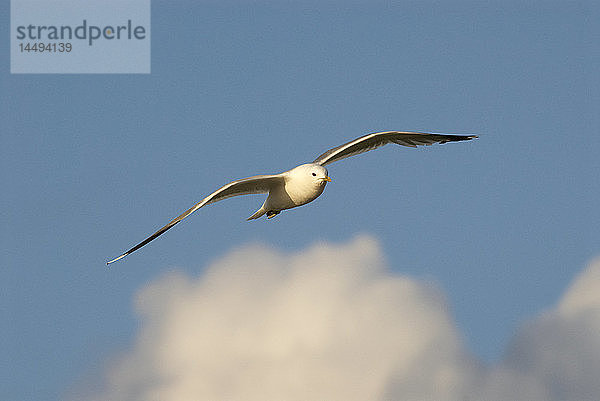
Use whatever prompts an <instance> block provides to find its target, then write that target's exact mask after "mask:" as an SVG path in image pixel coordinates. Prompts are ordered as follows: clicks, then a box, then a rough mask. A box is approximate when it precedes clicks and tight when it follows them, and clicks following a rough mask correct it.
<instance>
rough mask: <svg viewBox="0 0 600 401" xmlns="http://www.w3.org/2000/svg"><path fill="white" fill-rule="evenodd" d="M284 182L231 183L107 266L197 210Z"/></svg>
mask: <svg viewBox="0 0 600 401" xmlns="http://www.w3.org/2000/svg"><path fill="white" fill-rule="evenodd" d="M283 180H284V179H283V176H282V175H281V174H275V175H257V176H254V177H249V178H243V179H241V180H236V181H233V182H230V183H229V184H227V185H224V186H222V187H221V188H219V189H218V190H216V191H215V192H213V193H212V194H210V195H208V196H207V197H206V198H204V199H202V200H201V201H200V202H198V203H196V204H195V205H194V206H192V207H191V208H189V209H188V210H186V211H185V212H183V213H182V214H181V215H179V216H177V217H176V218H174V219H173V220H171V221H170V222H169V224H167V225H166V226H164V227H163V228H161V229H160V230H158V231H157V232H155V233H154V234H152V235H151V236H149V237H148V238H146V239H145V240H143V241H142V242H140V243H139V244H137V245H136V246H134V247H133V248H131V249H130V250H128V251H127V252H125V253H123V254H122V255H121V256H119V257H117V258H115V259H113V260H111V261H109V262H106V264H107V265H108V264H111V263H113V262H116V261H117V260H119V259H122V258H124V257H125V256H127V255H129V254H130V253H132V252H135V251H136V250H138V249H140V248H141V247H143V246H144V245H146V244H147V243H148V242H150V241H152V240H153V239H155V238H156V237H158V236H160V235H161V234H163V233H164V232H165V231H167V230H168V229H169V228H171V227H173V226H174V225H175V224H177V223H179V222H180V221H181V220H183V219H185V218H186V217H188V216H189V215H190V214H192V213H194V212H195V211H196V210H198V209H200V208H201V207H202V206H206V205H209V204H211V203H214V202H217V201H220V200H223V199H227V198H231V197H232V196H238V195H248V194H260V193H265V192H269V191H270V190H271V188H273V187H274V186H277V185H282V184H283Z"/></svg>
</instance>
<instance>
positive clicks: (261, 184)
mask: <svg viewBox="0 0 600 401" xmlns="http://www.w3.org/2000/svg"><path fill="white" fill-rule="evenodd" d="M473 138H477V135H447V134H429V133H423V132H400V131H386V132H376V133H372V134H367V135H364V136H361V137H360V138H357V139H355V140H353V141H350V142H347V143H345V144H343V145H340V146H337V147H335V148H333V149H329V150H328V151H327V152H325V153H323V154H322V155H320V156H319V157H317V158H316V159H315V160H314V161H313V162H312V163H307V164H302V165H300V166H298V167H294V168H293V169H291V170H288V171H284V172H283V173H280V174H272V175H256V176H254V177H248V178H242V179H241V180H236V181H232V182H230V183H229V184H227V185H224V186H222V187H221V188H219V189H217V190H216V191H215V192H213V193H212V194H210V195H208V196H207V197H206V198H204V199H202V200H201V201H200V202H198V203H196V204H195V205H194V206H192V207H191V208H189V209H188V210H186V211H185V212H183V213H182V214H181V215H179V216H177V217H175V218H174V219H173V220H171V221H170V222H169V223H168V224H167V225H166V226H164V227H162V228H161V229H159V230H158V231H156V232H155V233H154V234H152V235H151V236H149V237H148V238H146V239H145V240H143V241H142V242H140V243H139V244H137V245H136V246H134V247H133V248H131V249H129V250H128V251H126V252H125V253H123V254H121V255H120V256H118V257H116V258H114V259H112V260H110V261H108V262H106V264H107V265H109V264H111V263H114V262H116V261H117V260H119V259H122V258H124V257H125V256H127V255H129V254H130V253H132V252H135V251H136V250H138V249H140V248H141V247H143V246H144V245H146V244H147V243H149V242H150V241H152V240H154V239H155V238H157V237H158V236H160V235H162V234H164V233H165V231H167V230H169V229H170V228H172V227H173V226H174V225H175V224H177V223H179V222H180V221H181V220H183V219H185V218H186V217H187V216H189V215H190V214H192V213H194V212H195V211H196V210H198V209H200V208H201V207H203V206H206V205H210V204H211V203H214V202H217V201H220V200H223V199H227V198H230V197H232V196H238V195H248V194H259V193H268V194H269V195H268V196H267V199H266V200H265V202H264V203H263V204H262V206H261V207H260V208H259V209H258V210H257V211H256V212H255V213H254V214H253V215H252V216H250V217H248V220H254V219H258V218H259V217H261V216H263V215H265V214H266V215H267V218H269V219H270V218H272V217H275V216H276V215H278V214H279V213H280V212H281V211H282V210H285V209H291V208H294V207H297V206H302V205H305V204H307V203H309V202H312V201H313V200H315V199H316V198H317V197H318V196H319V195H321V194H322V193H323V190H324V189H325V185H326V184H327V183H328V182H331V178H329V175H328V172H327V169H326V168H325V166H326V165H328V164H330V163H333V162H336V161H338V160H342V159H345V158H346V157H350V156H354V155H357V154H359V153H363V152H367V151H369V150H372V149H375V148H378V147H380V146H383V145H386V144H388V143H395V144H398V145H403V146H410V147H412V148H416V147H417V146H419V145H431V144H434V143H446V142H457V141H467V140H470V139H473Z"/></svg>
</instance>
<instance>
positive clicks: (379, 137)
mask: <svg viewBox="0 0 600 401" xmlns="http://www.w3.org/2000/svg"><path fill="white" fill-rule="evenodd" d="M473 138H477V135H446V134H428V133H424V132H399V131H387V132H376V133H373V134H367V135H365V136H361V137H360V138H356V139H355V140H353V141H350V142H348V143H345V144H343V145H340V146H338V147H335V148H333V149H329V150H328V151H327V152H325V153H323V154H322V155H320V156H319V157H317V158H316V159H315V161H314V162H313V163H315V164H320V165H321V166H326V165H328V164H330V163H333V162H336V161H338V160H342V159H345V158H346V157H350V156H354V155H357V154H359V153H363V152H367V151H369V150H372V149H376V148H378V147H380V146H383V145H387V144H388V143H396V144H398V145H403V146H410V147H412V148H416V147H417V146H418V145H431V144H434V143H446V142H456V141H466V140H469V139H473Z"/></svg>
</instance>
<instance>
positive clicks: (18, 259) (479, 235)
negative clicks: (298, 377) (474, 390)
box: [0, 0, 600, 400]
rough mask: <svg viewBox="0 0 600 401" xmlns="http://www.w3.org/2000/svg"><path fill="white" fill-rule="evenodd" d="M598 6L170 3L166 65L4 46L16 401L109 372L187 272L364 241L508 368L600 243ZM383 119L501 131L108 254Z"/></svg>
mask: <svg viewBox="0 0 600 401" xmlns="http://www.w3.org/2000/svg"><path fill="white" fill-rule="evenodd" d="M0 7H1V8H0V16H1V17H2V22H3V23H2V24H0V26H1V28H0V29H1V31H2V32H3V36H4V37H5V38H6V40H4V41H2V42H1V43H0V47H1V49H2V52H3V54H5V55H8V54H9V49H8V46H9V40H8V35H9V28H8V27H9V3H8V2H7V1H5V2H2V4H1V6H0ZM599 17H600V7H599V6H598V4H595V3H594V2H569V3H564V2H529V3H527V4H522V3H521V2H397V3H388V2H348V3H347V2H333V1H332V2H325V3H321V2H235V1H229V2H224V3H218V2H192V1H186V2H184V1H181V2H176V3H172V2H166V1H157V0H155V1H153V2H152V31H151V37H152V73H151V74H149V75H11V74H10V73H9V71H10V65H9V60H8V56H7V57H5V62H4V63H2V66H1V67H0V68H1V69H2V71H1V87H0V89H1V90H0V92H1V95H0V96H1V97H0V99H1V100H0V115H1V118H2V129H1V130H2V142H1V145H2V146H1V148H2V168H1V170H2V175H1V176H2V182H3V187H4V188H5V191H3V195H2V198H1V199H2V210H3V213H2V227H3V229H2V231H1V232H2V248H3V251H2V265H3V268H2V269H1V272H2V273H1V274H2V276H1V279H2V283H3V286H4V290H3V291H2V309H3V321H4V322H7V323H6V325H7V329H5V330H3V331H2V334H1V337H0V338H1V344H2V353H3V355H4V356H3V358H2V365H3V366H2V370H3V371H4V372H6V374H5V375H3V377H2V385H1V386H0V388H1V389H2V390H0V392H1V393H0V398H2V399H18V400H39V399H44V400H52V399H61V397H62V396H64V394H65V393H66V392H68V391H69V389H71V388H73V386H76V385H77V383H79V382H81V381H84V382H86V383H87V382H88V381H92V382H93V381H94V380H92V379H89V377H90V376H94V374H95V373H97V372H102V371H103V370H104V365H105V364H106V363H107V361H108V360H110V359H111V358H112V357H113V356H114V355H116V354H118V353H119V352H122V351H123V350H127V349H129V348H130V347H131V345H132V344H133V342H134V338H135V336H136V333H137V332H138V330H139V328H140V322H141V319H140V317H139V316H138V315H136V314H135V311H134V309H133V307H132V303H133V298H134V294H136V292H137V291H138V290H139V289H140V288H143V287H144V286H145V285H147V284H148V283H150V282H152V281H153V280H156V279H157V277H161V275H163V274H164V273H165V272H170V271H180V272H181V271H183V272H185V273H186V274H189V275H192V276H197V275H199V274H202V272H203V271H204V269H205V268H206V266H207V265H209V264H211V263H213V262H214V261H215V260H220V259H221V258H222V257H224V255H227V254H228V253H229V252H231V251H232V249H236V248H237V247H240V246H247V245H248V244H263V245H264V246H267V247H270V248H273V249H277V250H279V251H280V252H290V253H298V252H300V253H301V252H302V251H303V250H305V249H309V248H310V246H312V245H313V244H315V243H331V244H340V243H347V242H348V241H351V240H352V238H355V237H356V236H357V235H367V236H369V237H370V238H374V239H375V241H377V243H378V244H379V246H380V248H381V253H382V255H383V257H384V258H385V260H386V263H387V265H388V266H390V269H391V270H392V271H393V272H394V273H395V274H400V275H403V276H407V277H411V278H413V279H415V280H420V282H421V281H422V282H432V283H434V285H435V286H437V288H439V289H440V291H441V293H443V294H444V296H445V298H446V302H447V305H448V307H449V313H450V315H451V316H452V318H453V319H454V321H455V323H456V326H457V327H458V329H459V331H460V336H461V337H462V341H463V343H464V345H465V347H466V348H467V349H468V350H470V352H472V353H473V354H474V355H476V357H477V358H479V359H480V360H481V361H483V362H484V363H490V364H492V363H495V362H496V361H498V360H499V359H501V358H502V355H503V353H504V352H505V349H506V347H507V346H508V344H509V342H510V341H511V337H512V336H513V335H514V333H515V332H516V331H517V330H518V328H519V327H520V326H521V325H523V323H524V322H526V321H528V319H531V318H532V317H534V316H536V315H538V314H539V313H541V312H542V311H544V310H547V309H548V308H551V307H552V306H553V305H555V304H556V303H557V302H558V301H559V299H560V298H561V296H562V294H564V292H565V290H566V289H567V287H568V286H569V284H570V283H571V282H572V280H574V279H575V278H576V277H577V276H578V274H579V273H580V272H581V271H582V270H583V269H584V268H585V266H586V265H587V264H588V263H589V262H590V261H591V260H592V259H593V258H594V257H597V256H598V255H600V241H599V240H600V225H599V224H598V221H600V214H599V211H598V210H599V209H598V207H597V199H599V198H600V185H599V184H598V182H599V181H598V171H599V169H600V158H599V157H598V155H599V154H600V136H599V132H598V127H599V126H600V125H599V123H600V121H599V118H598V110H599V106H600V97H599V93H600V92H599V89H600V80H599V79H598V77H599V76H600V74H599V73H600V71H599V67H598V66H599V65H600V63H599V62H600V57H599V56H600V52H599V50H598V45H597V43H598V38H599V35H600V27H599V25H598V20H599ZM107 62H116V60H109V61H107ZM382 130H418V131H428V132H449V133H477V134H478V135H479V136H480V138H479V139H478V140H476V141H471V142H468V143H456V144H447V145H443V146H432V147H428V148H424V149H409V148H400V147H394V146H388V147H385V148H383V149H381V150H377V151H375V152H370V153H367V154H364V155H361V156H357V157H355V158H351V159H347V160H344V161H341V162H339V163H336V164H333V165H331V166H330V167H329V168H328V169H329V173H330V175H331V177H332V178H333V182H332V183H331V184H328V186H327V188H326V190H325V193H324V195H322V196H321V197H320V198H319V199H317V200H316V201H315V202H313V203H311V204H309V205H307V206H304V207H301V208H297V209H293V210H290V211H285V212H283V213H282V214H281V215H279V216H277V218H275V219H272V220H269V221H267V220H266V219H265V220H260V221H255V222H246V221H245V219H246V217H248V216H249V215H250V214H251V213H253V212H254V211H255V210H256V209H257V208H258V207H259V206H260V204H261V203H262V201H263V197H261V196H248V197H239V198H233V199H229V200H227V201H224V202H221V203H217V204H214V205H211V206H210V207H208V208H206V209H202V210H200V211H198V212H197V213H196V214H194V215H193V216H191V217H190V218H188V219H186V221H184V222H183V223H182V224H180V225H178V226H177V227H176V228H174V229H173V230H170V231H169V232H168V233H167V234H165V235H164V236H163V237H161V238H160V239H158V240H156V241H155V242H153V243H152V244H150V245H148V246H146V247H145V248H143V249H142V250H140V251H138V252H136V253H135V254H132V255H130V256H129V257H127V258H126V259H124V260H123V261H121V262H119V263H117V264H115V265H113V266H111V268H110V269H107V268H106V267H105V265H104V263H105V262H106V260H108V259H110V258H112V257H115V256H117V255H118V254H120V253H121V252H122V251H124V250H125V249H128V248H129V247H130V246H131V245H133V244H135V243H137V242H138V241H140V240H142V239H144V238H145V237H146V236H147V235H149V234H150V233H152V232H154V230H156V229H157V228H158V227H160V226H162V225H163V224H165V223H166V222H168V221H169V220H170V219H171V218H173V217H174V216H176V215H178V214H179V213H180V212H182V211H183V210H185V209H187V208H188V207H190V206H191V205H193V204H194V203H195V202H197V201H198V200H200V199H202V198H203V197H204V196H206V195H207V194H209V193H211V192H212V191H214V190H215V189H217V188H218V187H220V186H221V185H223V184H225V183H226V182H228V181H230V180H233V179H236V178H240V177H243V176H249V175H255V174H262V173H274V172H281V171H284V170H287V169H289V168H291V167H294V166H295V165H298V164H301V163H303V162H307V161H311V160H313V159H314V158H315V157H316V156H317V155H319V154H320V153H321V152H323V151H325V150H326V149H328V148H330V147H333V146H337V145H339V144H341V143H343V142H345V141H347V140H350V139H353V138H355V137H358V136H360V135H363V134H365V133H368V132H375V131H382ZM32 378H35V380H33V383H32Z"/></svg>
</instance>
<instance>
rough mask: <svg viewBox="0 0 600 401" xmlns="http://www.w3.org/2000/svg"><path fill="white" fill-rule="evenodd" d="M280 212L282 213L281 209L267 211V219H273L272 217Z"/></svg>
mask: <svg viewBox="0 0 600 401" xmlns="http://www.w3.org/2000/svg"><path fill="white" fill-rule="evenodd" d="M279 213H281V211H278V212H276V211H275V210H269V211H268V212H267V219H271V218H273V217H275V216H277V215H278V214H279Z"/></svg>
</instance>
